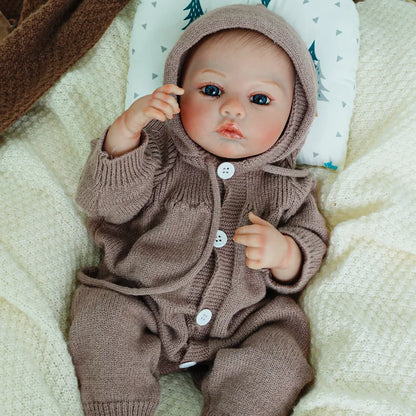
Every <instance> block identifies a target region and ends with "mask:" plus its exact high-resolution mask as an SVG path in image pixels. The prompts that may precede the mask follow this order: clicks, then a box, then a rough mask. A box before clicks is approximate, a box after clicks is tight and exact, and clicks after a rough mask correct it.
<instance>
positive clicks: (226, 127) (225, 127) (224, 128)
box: [217, 123, 243, 139]
mask: <svg viewBox="0 0 416 416" xmlns="http://www.w3.org/2000/svg"><path fill="white" fill-rule="evenodd" d="M217 133H218V134H219V135H221V136H223V137H225V138H227V139H242V138H243V133H241V131H240V129H239V128H238V126H237V124H233V123H226V124H222V125H221V126H220V127H219V128H218V130H217Z"/></svg>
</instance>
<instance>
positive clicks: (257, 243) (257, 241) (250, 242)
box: [233, 234, 264, 247]
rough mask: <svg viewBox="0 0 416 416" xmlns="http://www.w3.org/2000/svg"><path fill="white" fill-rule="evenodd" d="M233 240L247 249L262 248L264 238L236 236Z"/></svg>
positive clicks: (250, 235)
mask: <svg viewBox="0 0 416 416" xmlns="http://www.w3.org/2000/svg"><path fill="white" fill-rule="evenodd" d="M233 240H234V242H235V243H237V244H242V245H244V246H247V247H263V246H264V237H263V236H262V235H260V234H236V235H235V236H234V237H233Z"/></svg>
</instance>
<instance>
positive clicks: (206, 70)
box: [200, 68, 226, 78]
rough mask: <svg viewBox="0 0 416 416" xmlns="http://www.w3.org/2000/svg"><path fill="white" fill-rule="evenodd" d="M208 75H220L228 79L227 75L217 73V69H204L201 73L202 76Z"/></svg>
mask: <svg viewBox="0 0 416 416" xmlns="http://www.w3.org/2000/svg"><path fill="white" fill-rule="evenodd" d="M207 73H208V74H209V73H211V74H215V75H219V76H220V77H222V78H226V75H225V74H223V73H222V72H219V71H216V70H215V69H210V68H207V69H203V70H202V71H200V74H207Z"/></svg>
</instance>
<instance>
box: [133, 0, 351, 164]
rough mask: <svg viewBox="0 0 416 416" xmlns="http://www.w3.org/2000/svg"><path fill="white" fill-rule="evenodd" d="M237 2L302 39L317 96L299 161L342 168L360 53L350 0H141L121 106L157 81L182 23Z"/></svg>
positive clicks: (144, 91)
mask: <svg viewBox="0 0 416 416" xmlns="http://www.w3.org/2000/svg"><path fill="white" fill-rule="evenodd" d="M236 3H239V4H241V3H246V4H259V3H263V4H264V5H265V6H267V7H268V8H269V10H272V11H274V12H276V13H277V14H279V15H281V16H282V17H283V18H284V19H285V20H287V22H288V23H289V24H291V25H292V26H293V27H294V28H295V29H296V30H297V31H298V33H299V34H300V36H301V37H302V39H303V40H304V42H305V44H306V46H307V47H308V49H309V50H310V52H311V55H312V57H313V60H314V63H315V67H316V69H317V73H318V79H319V98H318V113H317V117H316V118H315V120H314V122H313V124H312V127H311V130H310V132H309V135H308V138H307V141H306V143H305V145H304V146H303V148H302V150H301V152H300V154H299V158H298V163H300V164H307V165H313V166H325V167H326V168H329V169H333V170H337V169H340V168H342V166H343V164H344V161H345V156H346V151H347V141H348V134H349V124H350V119H351V114H352V108H353V103H354V96H355V74H356V70H357V64H358V53H359V20H358V13H357V10H356V8H355V4H354V2H353V1H352V0H262V1H260V0H246V1H241V0H240V1H233V0H175V1H173V0H142V1H141V3H140V4H139V6H138V7H137V11H136V15H135V18H134V25H133V29H132V34H131V41H130V46H131V47H130V54H131V55H130V67H129V72H128V77H127V92H126V103H125V104H126V108H128V107H129V106H130V105H131V103H132V102H133V101H134V100H135V99H136V98H138V97H141V96H143V95H146V94H150V93H152V92H153V91H154V90H155V89H156V88H158V87H160V86H161V85H162V82H163V71H164V64H165V59H166V57H167V55H168V53H169V51H170V50H171V48H172V47H173V45H174V44H175V43H176V41H177V40H178V39H179V37H180V35H181V33H182V31H183V29H184V28H185V27H186V26H188V25H189V24H190V23H191V22H192V21H193V20H195V19H196V18H197V17H199V16H200V15H201V14H203V13H206V12H207V11H209V10H212V9H214V8H217V7H221V6H226V5H229V4H236Z"/></svg>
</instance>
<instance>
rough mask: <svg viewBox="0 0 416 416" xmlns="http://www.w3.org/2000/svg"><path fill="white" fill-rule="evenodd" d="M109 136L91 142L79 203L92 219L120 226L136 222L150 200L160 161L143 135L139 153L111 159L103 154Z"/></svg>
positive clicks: (80, 187)
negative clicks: (138, 213)
mask: <svg viewBox="0 0 416 416" xmlns="http://www.w3.org/2000/svg"><path fill="white" fill-rule="evenodd" d="M106 134H107V132H106V133H105V134H104V135H103V136H102V137H101V138H99V139H95V140H93V141H92V142H91V152H90V155H89V157H88V159H87V162H86V164H85V166H84V169H83V171H82V174H81V179H80V182H79V185H78V189H77V194H76V202H77V204H78V205H79V206H80V207H81V208H82V209H84V210H85V211H86V213H87V214H88V216H89V217H90V218H102V219H104V220H105V221H108V222H110V223H114V224H121V223H124V222H127V221H129V220H130V219H131V218H133V217H134V216H135V215H136V214H137V212H138V211H139V210H140V209H141V208H142V207H143V206H144V205H145V204H146V202H147V201H148V200H149V198H150V196H151V193H152V189H153V182H154V178H155V176H156V175H157V174H158V173H159V171H160V166H161V158H160V157H158V156H159V153H158V152H157V149H154V148H153V147H154V144H152V143H150V140H149V137H148V135H147V134H146V133H145V132H142V136H141V142H140V146H139V147H138V148H137V149H135V150H132V151H131V152H128V153H126V154H124V155H122V156H120V157H117V158H114V159H112V158H111V157H110V156H109V154H108V153H107V152H105V151H104V150H103V144H104V140H105V137H106Z"/></svg>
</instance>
